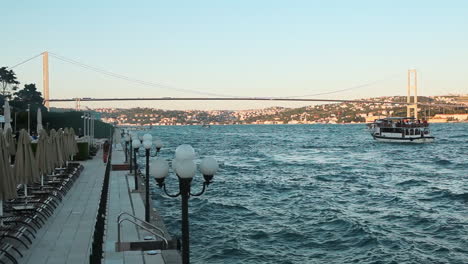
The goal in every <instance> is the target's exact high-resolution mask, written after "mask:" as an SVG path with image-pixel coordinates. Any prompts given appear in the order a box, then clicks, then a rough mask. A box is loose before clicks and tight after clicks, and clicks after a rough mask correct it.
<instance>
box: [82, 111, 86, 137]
mask: <svg viewBox="0 0 468 264" xmlns="http://www.w3.org/2000/svg"><path fill="white" fill-rule="evenodd" d="M81 118H83V137H85V138H86V113H83V115H82V116H81Z"/></svg>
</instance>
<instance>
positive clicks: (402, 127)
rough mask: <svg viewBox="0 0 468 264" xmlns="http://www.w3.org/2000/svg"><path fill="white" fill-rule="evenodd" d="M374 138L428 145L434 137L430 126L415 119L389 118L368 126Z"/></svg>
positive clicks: (383, 140) (378, 120) (382, 140)
mask: <svg viewBox="0 0 468 264" xmlns="http://www.w3.org/2000/svg"><path fill="white" fill-rule="evenodd" d="M367 126H368V128H369V130H370V132H371V135H372V137H373V138H374V139H375V140H377V141H381V142H396V143H426V142H433V141H434V137H433V136H432V135H431V131H430V130H429V124H428V123H427V122H426V121H424V122H421V121H419V120H416V119H415V118H414V117H387V118H383V119H377V120H375V121H374V122H373V123H370V124H367Z"/></svg>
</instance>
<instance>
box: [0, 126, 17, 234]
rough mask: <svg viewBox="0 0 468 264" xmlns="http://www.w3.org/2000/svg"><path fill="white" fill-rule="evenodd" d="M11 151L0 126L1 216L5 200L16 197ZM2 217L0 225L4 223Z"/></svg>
mask: <svg viewBox="0 0 468 264" xmlns="http://www.w3.org/2000/svg"><path fill="white" fill-rule="evenodd" d="M9 157H10V154H9V151H8V148H7V145H6V141H5V137H4V135H3V129H1V128H0V217H1V216H3V201H4V200H7V199H13V198H16V184H15V181H14V179H13V170H12V169H11V166H10V161H9ZM2 224H3V223H2V220H1V218H0V226H1V225H2Z"/></svg>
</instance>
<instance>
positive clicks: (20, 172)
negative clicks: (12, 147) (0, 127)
mask: <svg viewBox="0 0 468 264" xmlns="http://www.w3.org/2000/svg"><path fill="white" fill-rule="evenodd" d="M14 177H15V180H16V181H17V183H20V184H24V186H25V189H24V190H25V196H27V186H26V185H27V184H30V183H33V182H37V181H39V180H40V178H39V169H38V168H37V163H36V159H35V158H34V154H33V152H32V149H31V137H30V136H29V134H28V132H26V130H24V129H21V131H20V136H19V138H18V147H17V150H16V158H15V169H14Z"/></svg>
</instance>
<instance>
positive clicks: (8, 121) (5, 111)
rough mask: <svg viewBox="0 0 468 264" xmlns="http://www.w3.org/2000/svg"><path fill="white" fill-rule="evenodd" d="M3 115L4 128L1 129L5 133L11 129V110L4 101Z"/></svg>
mask: <svg viewBox="0 0 468 264" xmlns="http://www.w3.org/2000/svg"><path fill="white" fill-rule="evenodd" d="M3 115H4V116H5V126H4V127H3V129H4V130H5V131H6V130H7V129H8V128H9V129H11V109H10V104H9V103H8V100H5V103H4V104H3Z"/></svg>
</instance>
